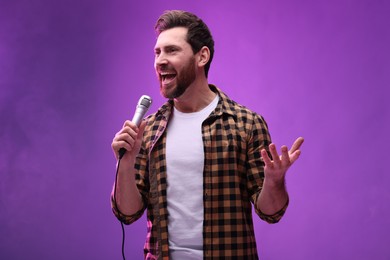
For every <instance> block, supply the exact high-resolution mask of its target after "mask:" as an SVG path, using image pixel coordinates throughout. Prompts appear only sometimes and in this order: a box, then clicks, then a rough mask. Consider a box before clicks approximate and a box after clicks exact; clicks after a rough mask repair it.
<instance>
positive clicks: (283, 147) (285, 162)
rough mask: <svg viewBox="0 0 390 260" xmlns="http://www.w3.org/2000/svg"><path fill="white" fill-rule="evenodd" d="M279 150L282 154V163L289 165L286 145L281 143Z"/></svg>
mask: <svg viewBox="0 0 390 260" xmlns="http://www.w3.org/2000/svg"><path fill="white" fill-rule="evenodd" d="M281 151H282V156H281V157H282V159H281V162H282V165H284V166H287V167H288V166H289V165H290V155H289V153H288V148H287V146H285V145H283V146H282V148H281Z"/></svg>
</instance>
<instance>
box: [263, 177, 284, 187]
mask: <svg viewBox="0 0 390 260" xmlns="http://www.w3.org/2000/svg"><path fill="white" fill-rule="evenodd" d="M263 187H268V188H271V189H278V190H282V189H285V188H286V182H285V179H284V178H283V179H281V180H272V179H269V178H264V183H263Z"/></svg>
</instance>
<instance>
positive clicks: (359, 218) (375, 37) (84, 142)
mask: <svg viewBox="0 0 390 260" xmlns="http://www.w3.org/2000/svg"><path fill="white" fill-rule="evenodd" d="M125 2H126V3H125ZM130 2H131V3H130ZM190 2H191V3H190ZM248 2H249V1H248ZM255 2H256V3H255ZM389 7H390V4H389V2H386V1H371V0H365V1H363V0H362V1H347V0H337V1H336V0H333V1H287V0H281V1H278V0H276V1H262V0H261V1H251V3H250V4H246V3H245V2H243V1H182V0H176V1H149V0H146V1H107V2H106V3H102V1H99V2H96V1H87V0H78V1H71V2H70V1H48V0H47V1H43V0H38V1H27V0H24V1H2V3H1V4H0V17H1V18H0V85H1V91H0V117H1V118H0V125H1V126H0V147H1V148H0V149H1V153H0V171H1V183H0V223H1V224H0V237H1V243H0V258H1V259H120V257H121V251H120V250H121V248H120V246H121V228H120V225H119V223H118V221H117V220H116V219H115V218H114V216H113V214H112V213H111V209H110V204H109V194H110V192H111V187H112V183H113V180H114V173H115V172H114V171H115V160H114V156H113V153H112V151H111V148H110V144H111V140H112V138H113V136H114V134H115V133H116V132H117V131H118V130H119V129H120V127H121V126H122V124H123V121H124V120H125V119H131V118H132V116H133V113H134V110H135V106H136V104H137V101H138V99H139V98H140V96H141V95H143V94H146V95H150V96H151V97H152V98H153V100H154V102H153V105H152V107H151V109H150V110H149V112H154V111H155V110H156V108H157V107H158V106H159V105H161V104H162V102H164V100H163V98H162V97H161V96H160V94H159V90H158V86H159V85H158V82H157V80H156V78H155V74H154V69H153V59H154V56H153V47H154V43H155V35H154V32H153V26H154V22H155V21H156V19H157V17H158V16H159V15H160V14H161V13H162V12H163V11H164V10H166V9H185V10H188V11H192V12H194V13H196V14H198V15H199V16H200V17H201V18H203V19H204V20H205V22H206V23H208V25H209V27H210V29H211V31H212V33H213V35H214V38H215V42H216V46H215V50H216V51H215V58H214V61H213V63H212V65H211V70H210V74H209V75H210V82H212V83H215V84H216V85H217V86H218V87H220V88H222V89H223V90H224V91H225V92H226V93H227V94H228V95H229V96H230V97H231V98H233V99H235V100H236V101H238V102H240V103H242V104H244V105H246V106H247V107H249V108H251V109H253V110H255V111H257V112H258V113H260V114H262V115H263V116H264V117H265V118H266V120H267V122H268V124H269V127H270V130H271V135H272V138H273V141H274V142H275V143H276V144H277V145H278V146H281V145H282V144H287V145H291V144H292V142H293V141H294V140H295V138H296V137H298V136H301V135H302V136H304V137H305V139H306V141H305V143H304V145H303V147H302V157H301V159H300V160H299V161H298V162H297V163H296V165H294V166H293V168H291V169H290V171H289V172H288V176H287V183H288V190H289V194H290V197H291V204H290V207H289V209H288V211H287V214H286V216H285V217H284V219H282V221H281V222H280V223H279V224H277V225H268V224H266V223H264V222H261V221H260V220H258V219H256V220H255V228H256V237H257V243H258V248H259V254H260V258H261V259H265V260H272V259H278V260H279V259H289V260H295V259H297V260H302V259H316V260H327V259H332V260H335V259H343V260H344V259H355V260H356V259H359V260H360V259H389V258H390V247H389V245H388V243H389V240H390V235H389V234H388V231H389V229H390V208H389V201H390V189H389V183H390V174H389V170H388V169H387V168H386V169H385V165H387V160H388V159H387V154H388V145H389V137H388V133H390V127H389V118H390V115H389V105H388V99H389V91H390V89H389V86H390V79H389V77H390V76H389V75H390V62H389V61H390V55H389V46H390V33H389V32H390V31H389V25H390V24H389V19H388V18H386V17H388V13H389V12H390V8H389ZM386 136H387V137H386ZM126 230H127V233H126V235H127V237H126V255H127V257H128V259H141V258H142V254H143V252H142V247H143V242H144V240H145V234H146V226H145V219H144V218H143V219H141V220H140V221H138V222H137V223H135V224H134V225H132V226H129V227H126Z"/></svg>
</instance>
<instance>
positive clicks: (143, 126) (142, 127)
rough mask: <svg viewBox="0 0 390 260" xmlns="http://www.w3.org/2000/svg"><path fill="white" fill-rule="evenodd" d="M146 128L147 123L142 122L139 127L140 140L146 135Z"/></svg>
mask: <svg viewBox="0 0 390 260" xmlns="http://www.w3.org/2000/svg"><path fill="white" fill-rule="evenodd" d="M145 126H146V121H145V120H142V122H141V124H140V125H139V128H138V138H142V136H143V134H144V130H145Z"/></svg>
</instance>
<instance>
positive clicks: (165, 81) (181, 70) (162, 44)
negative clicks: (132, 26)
mask: <svg viewBox="0 0 390 260" xmlns="http://www.w3.org/2000/svg"><path fill="white" fill-rule="evenodd" d="M187 31H188V29H187V28H183V27H175V28H172V29H168V30H166V31H163V32H161V33H160V35H159V36H158V38H157V42H156V46H155V48H154V51H155V61H154V67H155V69H156V74H157V78H158V80H159V82H160V92H161V94H162V95H163V96H164V97H165V98H169V99H172V98H177V97H179V96H181V95H182V94H183V93H184V92H185V90H186V89H187V88H188V87H189V86H190V85H191V84H192V83H193V82H194V80H195V78H196V75H197V74H196V69H195V57H194V53H193V51H192V49H191V45H190V44H189V43H188V42H187V41H186V37H187Z"/></svg>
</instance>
